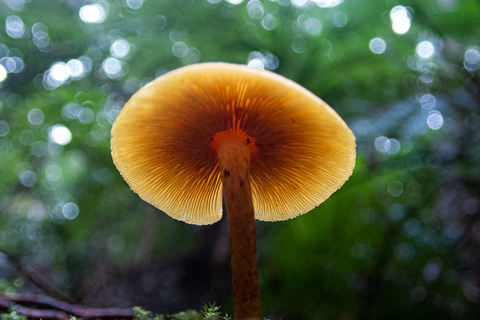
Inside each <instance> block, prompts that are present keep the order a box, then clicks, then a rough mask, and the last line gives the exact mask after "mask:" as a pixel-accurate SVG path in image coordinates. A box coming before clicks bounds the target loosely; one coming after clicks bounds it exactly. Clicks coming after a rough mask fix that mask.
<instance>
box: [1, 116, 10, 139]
mask: <svg viewBox="0 0 480 320" xmlns="http://www.w3.org/2000/svg"><path fill="white" fill-rule="evenodd" d="M9 131H10V126H9V125H8V123H7V122H6V121H4V120H0V137H4V136H6V135H7V134H8V132H9Z"/></svg>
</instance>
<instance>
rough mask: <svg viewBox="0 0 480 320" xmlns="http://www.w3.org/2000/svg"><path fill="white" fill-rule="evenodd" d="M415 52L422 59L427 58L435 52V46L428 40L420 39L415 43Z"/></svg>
mask: <svg viewBox="0 0 480 320" xmlns="http://www.w3.org/2000/svg"><path fill="white" fill-rule="evenodd" d="M415 53H416V54H417V55H418V56H419V57H420V58H423V59H428V58H430V57H432V56H433V54H434V53H435V47H434V46H433V44H432V43H431V42H430V41H422V42H420V43H419V44H417V47H416V48H415Z"/></svg>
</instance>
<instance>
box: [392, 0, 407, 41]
mask: <svg viewBox="0 0 480 320" xmlns="http://www.w3.org/2000/svg"><path fill="white" fill-rule="evenodd" d="M390 19H391V20H392V29H393V31H394V32H395V33H397V34H405V33H407V31H408V30H409V29H410V13H409V12H408V10H407V9H406V8H405V7H404V6H396V7H394V8H393V9H392V10H391V11H390Z"/></svg>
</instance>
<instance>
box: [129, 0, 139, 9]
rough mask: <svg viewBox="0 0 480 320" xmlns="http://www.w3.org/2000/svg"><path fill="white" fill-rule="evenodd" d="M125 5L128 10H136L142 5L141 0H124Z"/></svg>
mask: <svg viewBox="0 0 480 320" xmlns="http://www.w3.org/2000/svg"><path fill="white" fill-rule="evenodd" d="M125 3H126V4H127V6H128V7H129V8H131V9H134V10H136V9H140V7H141V6H142V5H143V0H126V1H125Z"/></svg>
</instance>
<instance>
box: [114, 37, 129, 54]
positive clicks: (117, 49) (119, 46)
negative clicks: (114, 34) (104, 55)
mask: <svg viewBox="0 0 480 320" xmlns="http://www.w3.org/2000/svg"><path fill="white" fill-rule="evenodd" d="M129 52H130V44H129V43H128V41H127V40H125V39H117V40H115V41H114V42H113V43H112V45H111V46H110V53H111V54H112V56H114V57H115V58H123V57H125V56H126V55H128V53H129Z"/></svg>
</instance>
